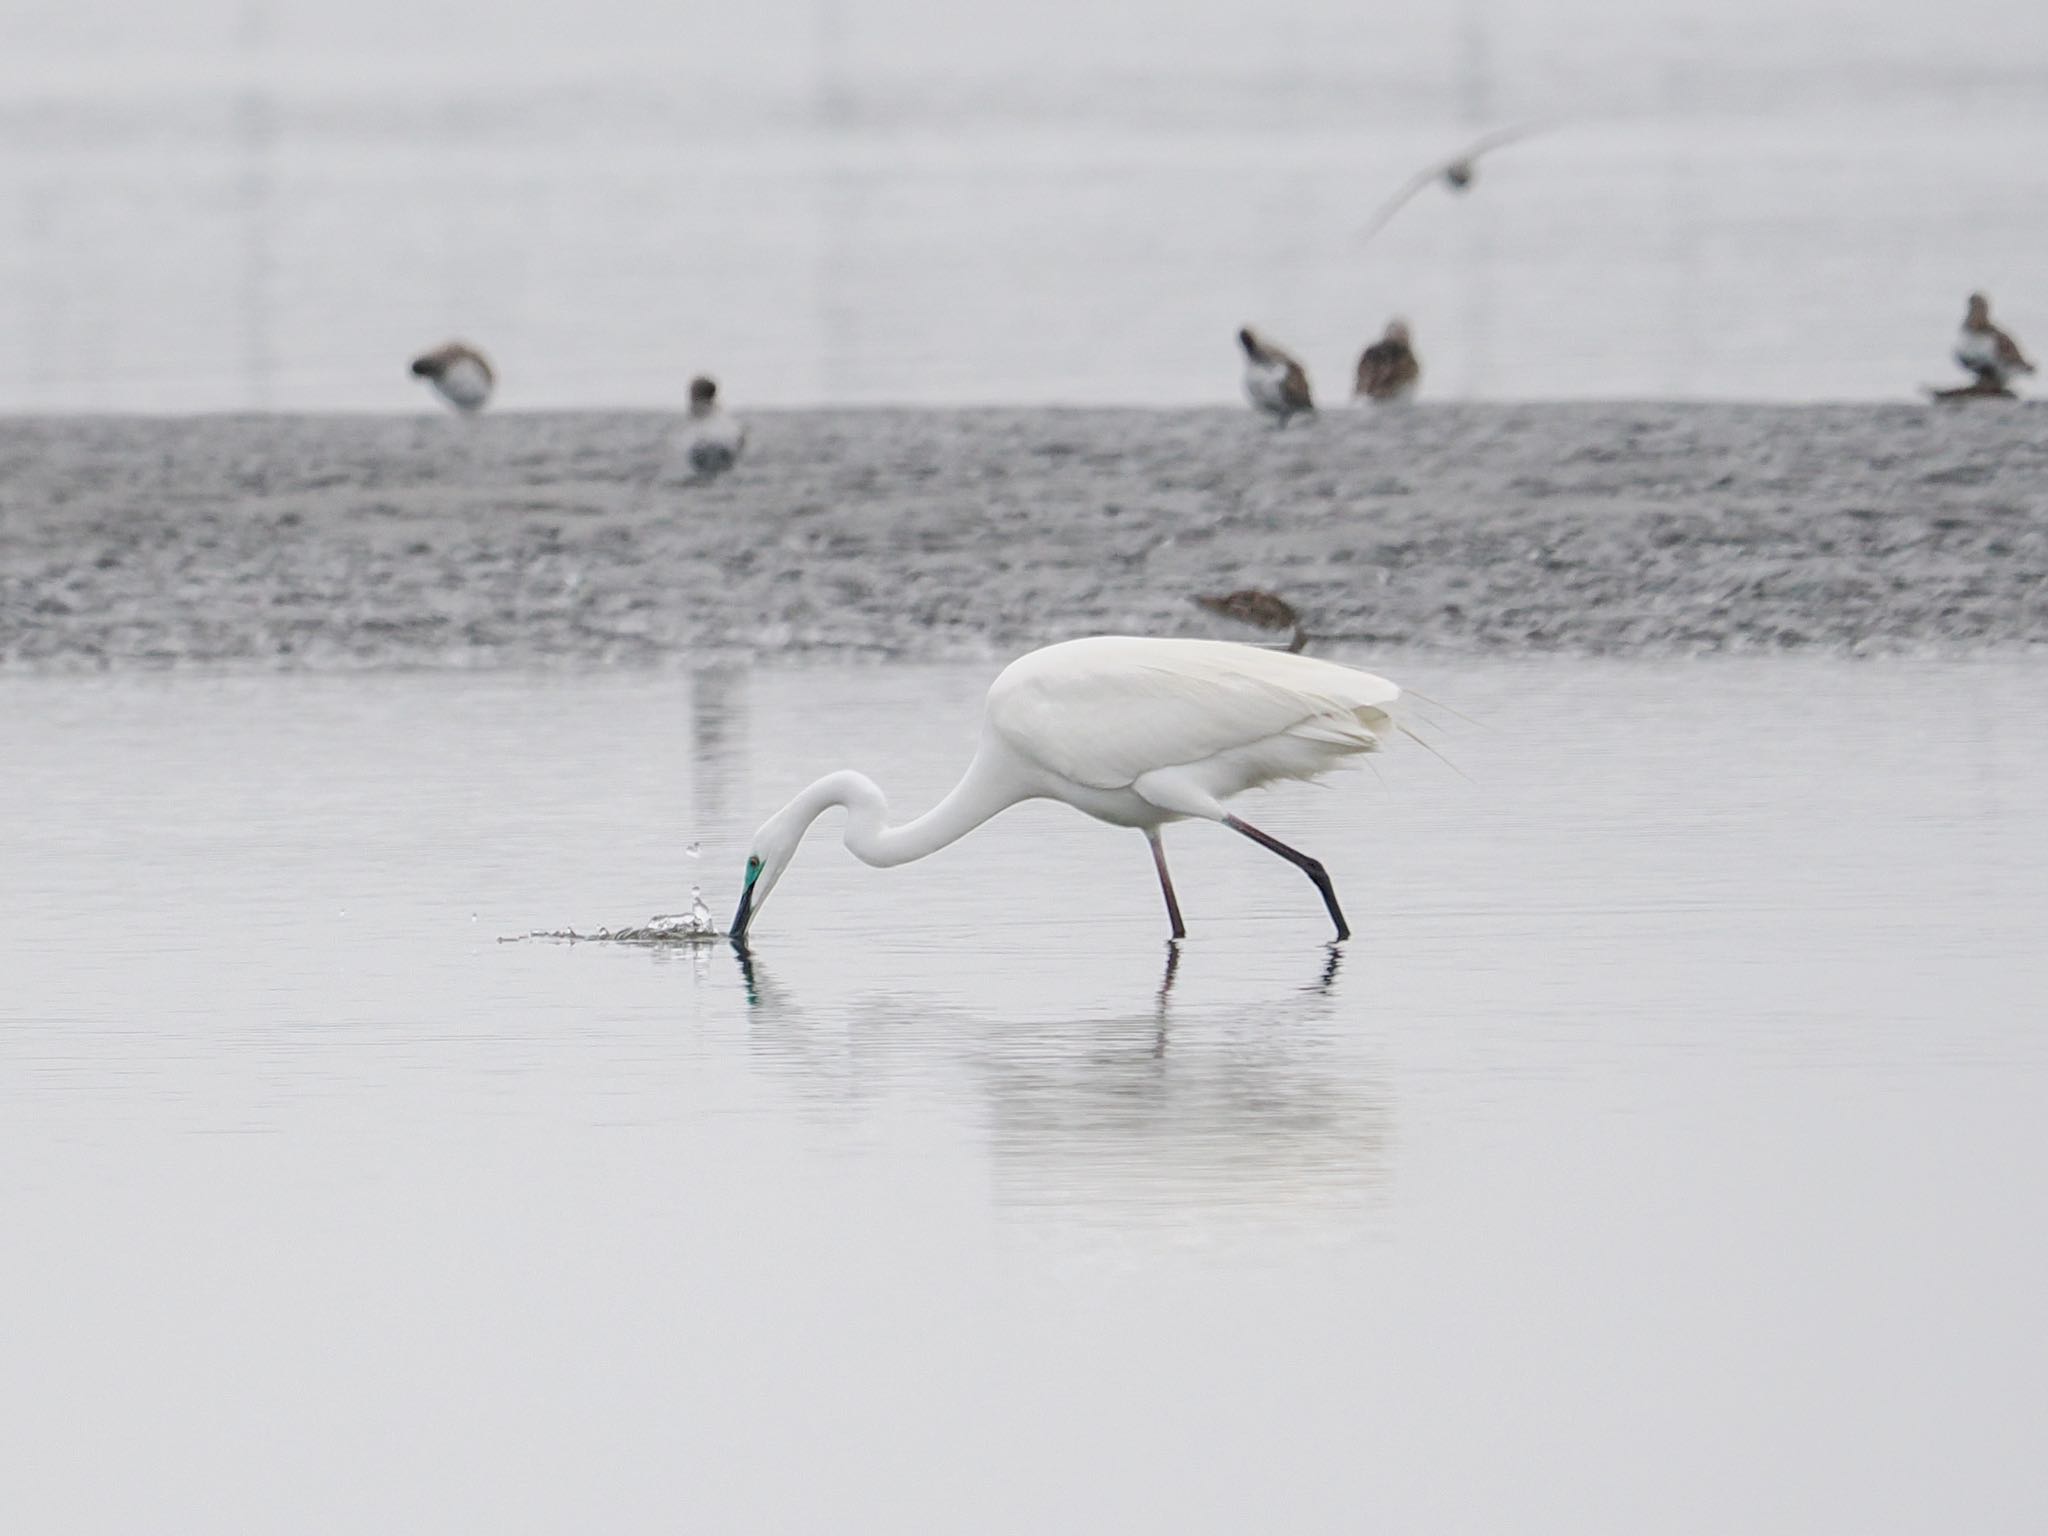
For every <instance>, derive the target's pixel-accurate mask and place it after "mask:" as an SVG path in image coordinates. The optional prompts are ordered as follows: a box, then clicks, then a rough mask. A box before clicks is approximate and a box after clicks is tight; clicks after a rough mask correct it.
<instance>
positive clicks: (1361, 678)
mask: <svg viewBox="0 0 2048 1536" xmlns="http://www.w3.org/2000/svg"><path fill="white" fill-rule="evenodd" d="M1400 696H1401V690H1400V689H1399V688H1398V687H1396V686H1395V685H1394V684H1392V683H1390V682H1388V681H1387V680H1386V679H1385V678H1383V677H1376V676H1374V675H1373V674H1372V673H1370V672H1359V671H1356V670H1354V669H1353V668H1350V667H1340V666H1338V665H1337V664H1336V663H1335V662H1329V661H1322V660H1319V659H1318V658H1316V657H1313V656H1297V655H1290V654H1288V653H1287V652H1284V651H1269V650H1263V649H1260V648H1259V647H1257V646H1248V645H1232V644H1230V643H1228V642H1225V641H1219V640H1146V639H1133V638H1126V637H1121V636H1103V637H1099V638H1095V639H1088V640H1069V641H1067V642H1066V643H1064V644H1062V645H1053V646H1047V647H1046V648H1045V649H1044V650H1041V651H1034V652H1032V653H1031V654H1030V655H1029V656H1026V657H1023V658H1022V659H1020V660H1018V661H1016V662H1013V663H1012V664H1011V665H1010V666H1009V668H1008V669H1007V670H1005V671H1004V673H1003V674H1002V676H1001V677H999V678H997V679H996V681H995V685H994V686H993V687H992V688H990V689H989V696H988V721H989V724H990V726H991V727H992V728H993V729H994V730H995V731H996V732H997V733H998V734H999V735H1000V736H1001V737H1002V739H1003V740H1004V741H1005V742H1007V743H1008V744H1009V745H1010V746H1011V747H1012V748H1013V749H1014V750H1016V751H1017V752H1019V753H1021V754H1022V755H1023V756H1025V757H1026V758H1028V759H1030V760H1031V761H1033V762H1036V763H1039V764H1040V765H1042V766H1043V767H1046V768H1049V769H1051V770H1052V771H1053V772H1054V773H1056V774H1058V775H1060V776H1061V777H1062V778H1065V779H1068V780H1071V781H1072V782H1074V783H1076V784H1083V785H1086V786H1088V787H1089V788H1091V789H1121V788H1124V787H1125V786H1127V785H1129V784H1131V783H1133V782H1134V781H1135V780H1136V779H1137V778H1138V777H1139V776H1140V775H1142V774H1146V773H1151V772H1154V771H1156V770H1158V769H1162V768H1170V767H1178V766H1180V765H1183V764H1189V763H1199V762H1203V761H1205V760H1207V759H1209V758H1212V757H1215V756H1216V755H1218V754H1219V753H1225V752H1231V751H1234V750H1239V749H1243V748H1247V747H1251V746H1253V745H1255V744H1257V743H1260V742H1265V741H1270V740H1272V739H1274V738H1276V737H1281V736H1288V735H1292V736H1297V737H1306V738H1308V739H1311V740H1314V741H1317V742H1321V743H1323V744H1325V745H1326V746H1328V747H1329V748H1331V749H1333V750H1334V752H1335V753H1336V754H1338V755H1341V754H1344V753H1348V752H1364V751H1370V750H1371V749H1372V748H1373V747H1374V746H1375V745H1377V744H1378V742H1377V738H1376V736H1375V734H1374V731H1373V726H1374V725H1375V724H1378V725H1384V724H1385V723H1386V706H1388V705H1390V704H1392V703H1393V702H1394V700H1396V699H1398V698H1399V697H1400Z"/></svg>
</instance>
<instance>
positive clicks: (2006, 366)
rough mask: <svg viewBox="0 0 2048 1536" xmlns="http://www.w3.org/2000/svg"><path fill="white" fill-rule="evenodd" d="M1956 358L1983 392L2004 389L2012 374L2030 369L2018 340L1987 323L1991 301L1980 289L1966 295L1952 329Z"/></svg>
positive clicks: (2010, 380) (1988, 321) (2001, 390)
mask: <svg viewBox="0 0 2048 1536" xmlns="http://www.w3.org/2000/svg"><path fill="white" fill-rule="evenodd" d="M1956 361H1957V362H1958V363H1960V364H1962V366H1963V368H1964V370H1965V371H1966V372H1968V373H1969V374H1971V375H1972V376H1974V378H1975V379H1976V383H1975V385H1974V386H1972V387H1973V388H1974V389H1976V390H1980V391H1982V392H1984V393H1986V394H1992V393H2003V392H2006V391H2007V390H2008V386H2009V385H2010V384H2011V383H2012V381H2013V379H2014V378H2016V377H2018V376H2019V375H2021V374H2026V373H2032V372H2033V371H2034V365H2033V364H2032V363H2030V362H2028V361H2027V358H2026V354H2025V353H2023V352H2022V351H2020V347H2019V343H2018V342H2016V341H2014V340H2013V339H2012V338H2011V337H2010V336H2008V335H2006V333H2005V332H2004V331H2001V330H2000V329H1999V328H1998V327H1997V326H1995V325H1993V324H1992V323H1991V301H1990V300H1989V299H1987V298H1985V297H1984V295H1983V294H1981V293H1973V294H1971V295H1970V303H1969V308H1968V310H1967V311H1966V312H1965V313H1964V315H1963V328H1962V329H1961V330H1960V331H1958V332H1957V333H1956Z"/></svg>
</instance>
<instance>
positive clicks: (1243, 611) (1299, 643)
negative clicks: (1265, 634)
mask: <svg viewBox="0 0 2048 1536" xmlns="http://www.w3.org/2000/svg"><path fill="white" fill-rule="evenodd" d="M1193 601H1194V603H1195V604H1196V605H1197V606H1198V607H1202V608H1206V609H1208V610H1209V611H1210V612H1211V613H1219V614H1221V615H1222V616H1223V617H1224V618H1226V619H1235V620H1237V622H1238V623H1240V624H1249V625H1251V626H1252V628H1254V629H1267V630H1280V629H1291V630H1293V631H1294V638H1293V639H1292V640H1289V641H1288V642H1287V649H1288V650H1289V651H1291V652H1298V651H1300V649H1301V648H1302V647H1303V646H1304V645H1307V644H1308V635H1307V633H1306V632H1305V631H1304V630H1303V629H1302V627H1301V615H1300V614H1298V613H1296V612H1295V611H1294V605H1293V604H1292V603H1290V602H1288V601H1287V599H1286V598H1284V597H1279V596H1276V595H1275V594H1274V593H1271V592H1262V591H1260V590H1259V589H1258V588H1257V587H1241V588H1239V589H1238V590H1237V591H1235V592H1222V593H1213V594H1212V593H1206V592H1202V593H1197V594H1196V595H1195V597H1194V598H1193Z"/></svg>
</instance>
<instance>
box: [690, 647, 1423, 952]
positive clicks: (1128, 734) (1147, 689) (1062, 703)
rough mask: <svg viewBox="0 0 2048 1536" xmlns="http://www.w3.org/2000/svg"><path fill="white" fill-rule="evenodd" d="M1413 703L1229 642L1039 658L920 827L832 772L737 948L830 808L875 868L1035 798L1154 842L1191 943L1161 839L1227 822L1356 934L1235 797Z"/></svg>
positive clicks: (1336, 748)
mask: <svg viewBox="0 0 2048 1536" xmlns="http://www.w3.org/2000/svg"><path fill="white" fill-rule="evenodd" d="M1400 698H1401V690H1400V689H1399V688H1398V687H1396V686H1395V685H1394V684H1393V683H1390V682H1388V681H1387V680H1386V679H1385V678H1383V677H1375V676H1374V675H1373V674H1372V673H1370V672H1359V671H1356V670H1354V669H1352V668H1350V667H1340V666H1338V665H1337V664H1336V663H1334V662H1329V661H1320V660H1317V659H1316V658H1314V657H1311V656H1294V655H1289V654H1287V653H1286V652H1283V651H1273V650H1266V649H1263V648H1261V647H1259V646H1252V645H1232V644H1230V643H1228V642H1226V641H1221V640H1145V639H1133V638H1129V637H1126V636H1098V637H1095V638H1092V639H1086V640H1068V641H1064V642H1062V643H1061V644H1058V645H1049V646H1046V647H1045V648H1044V649H1042V650H1036V651H1032V652H1031V653H1030V654H1029V655H1026V656H1022V657H1020V658H1018V659H1017V660H1016V661H1013V662H1011V663H1010V665H1009V666H1008V667H1006V668H1005V669H1004V670H1003V672H1002V675H1001V676H999V677H998V678H997V679H996V680H995V683H994V684H993V685H992V686H991V687H990V688H989V691H988V702H987V704H986V706H985V707H984V710H983V715H982V727H981V744H980V746H979V747H977V748H976V750H975V754H974V758H973V761H972V762H970V763H969V764H968V766H967V772H966V773H965V774H963V775H962V776H961V779H960V782H959V783H958V784H956V785H954V787H953V789H952V791H951V792H950V793H949V794H947V796H946V797H945V798H944V799H943V800H941V801H940V802H939V803H938V804H937V805H936V806H934V807H933V808H932V809H931V810H929V811H927V812H925V814H924V815H922V816H920V817H918V818H917V819H916V820H915V821H911V822H907V823H904V824H903V825H900V826H891V825H889V820H888V817H889V806H888V802H887V800H885V799H884V798H883V795H882V791H881V790H880V789H879V788H877V787H876V785H875V783H874V781H873V780H872V779H869V778H867V777H866V776H864V775H862V774H859V773H854V772H852V771H850V770H843V771H841V772H838V773H831V774H827V775H826V776H825V777H824V778H822V779H819V780H818V781H817V782H816V783H815V784H812V785H811V786H810V787H809V788H808V789H806V790H804V791H803V792H802V793H801V794H799V795H798V796H797V797H796V798H795V799H794V800H792V801H790V802H789V804H787V805H785V806H784V807H783V808H782V809H781V810H779V811H777V812H776V813H775V814H774V815H773V816H771V817H769V818H768V820H767V821H765V822H764V823H762V825H761V829H760V831H758V832H756V833H755V834H754V841H753V846H752V850H751V851H750V852H749V853H748V855H747V866H746V873H745V876H744V880H745V883H744V885H743V886H742V887H741V890H740V903H739V910H738V911H737V912H735V913H734V914H733V921H732V929H731V933H730V937H731V938H732V939H733V941H734V942H735V943H740V944H744V943H745V941H746V937H747V930H748V928H749V927H750V926H751V925H752V924H753V923H754V921H755V920H756V919H757V918H759V916H760V915H761V909H762V907H764V906H766V905H767V902H768V897H769V895H770V894H771V893H772V892H773V891H774V889H775V886H776V883H777V882H778V881H780V880H781V879H782V876H783V873H784V871H786V870H787V869H788V868H789V864H790V860H791V859H793V858H794V857H795V856H796V850H797V846H798V844H800V843H801V842H802V841H803V837H804V833H805V832H806V831H808V830H809V828H810V825H811V823H812V822H814V821H816V820H817V819H818V818H819V817H820V816H822V815H823V814H824V813H825V812H826V811H828V810H831V809H832V808H833V807H835V806H840V807H844V808H845V810H846V846H847V848H848V849H849V850H850V851H851V852H852V853H853V855H854V857H855V858H857V859H859V860H861V862H863V863H865V864H870V865H873V866H874V867H876V868H878V869H887V868H891V867H893V866H895V865H898V864H908V863H910V862H911V861H912V860H914V859H921V858H924V857H925V856H926V855H927V854H932V853H936V852H938V850H939V849H941V848H944V847H946V846H947V845H948V844H950V843H954V842H957V841H958V840H959V839H961V838H962V837H965V836H966V835H967V834H968V833H969V832H972V831H973V830H974V829H975V828H976V827H978V826H980V825H981V824H982V823H983V822H985V821H987V820H988V819H989V818H990V817H991V816H994V815H995V814H997V813H998V812H999V811H1003V810H1007V809H1008V808H1009V807H1010V806H1013V805H1017V804H1019V803H1021V802H1022V801H1025V800H1062V801H1065V802H1066V803H1067V804H1068V805H1071V806H1073V807H1074V809H1075V810H1077V811H1080V812H1082V813H1083V814H1085V815H1088V816H1093V817H1094V818H1095V819H1096V820H1097V821H1105V822H1108V823H1109V824H1110V825H1111V826H1116V827H1130V828H1133V829H1135V830H1137V831H1140V832H1143V833H1144V834H1145V839H1146V841H1147V842H1148V843H1149V844H1150V845H1151V850H1152V862H1153V867H1154V868H1155V869H1156V870H1157V871H1158V874H1159V888H1160V890H1161V892H1162V893H1163V894H1164V895H1165V897H1166V917H1167V921H1168V923H1169V924H1170V925H1171V928H1172V932H1173V937H1174V938H1176V939H1179V938H1184V937H1186V934H1187V929H1186V927H1185V925H1183V923H1182V922H1181V916H1180V903H1179V901H1178V900H1177V899H1176V898H1175V896H1174V892H1173V880H1172V877H1171V876H1170V875H1168V874H1167V870H1166V849H1165V845H1164V844H1163V843H1162V842H1161V841H1160V837H1159V829H1160V828H1161V827H1162V826H1164V825H1165V824H1166V823H1167V822H1170V821H1182V820H1188V819H1196V820H1203V821H1217V822H1221V823H1222V824H1223V825H1224V826H1226V827H1228V828H1230V829H1231V830H1232V831H1233V832H1237V833H1241V834H1242V835H1243V836H1245V837H1248V838H1250V839H1251V840H1252V841H1253V842H1255V843H1257V844H1258V845H1259V846H1260V847H1262V848H1265V849H1268V850H1269V851H1271V852H1273V853H1276V854H1278V855H1279V856H1280V857H1281V858H1283V859H1286V860H1287V861H1288V862H1289V863H1290V864H1293V865H1294V866H1295V867H1296V868H1298V869H1300V870H1301V871H1302V872H1303V873H1304V874H1306V875H1307V876H1308V878H1309V879H1310V880H1311V881H1312V882H1314V884H1315V887H1316V890H1317V891H1318V892H1319V893H1320V894H1321V896H1322V898H1323V905H1324V907H1325V908H1326V909H1327V910H1328V912H1329V914H1330V920H1331V922H1333V923H1335V924H1336V926H1337V937H1338V938H1339V939H1346V938H1349V937H1350V936H1351V928H1350V925H1349V924H1347V923H1346V922H1345V921H1344V913H1343V910H1342V909H1341V908H1340V907H1339V906H1338V905H1337V892H1336V890H1335V888H1334V887H1333V886H1332V885H1331V883H1330V877H1329V874H1328V872H1327V871H1325V870H1324V868H1323V866H1322V865H1321V864H1320V863H1318V862H1317V861H1316V860H1315V859H1313V858H1311V857H1310V856H1309V855H1308V854H1305V853H1303V852H1301V851H1300V850H1299V849H1297V848H1291V847H1289V846H1288V845H1287V844H1285V843H1283V842H1281V841H1280V840H1279V839H1278V838H1277V837H1274V836H1272V835H1271V834H1269V833H1266V832H1262V831H1260V830H1259V829H1258V828H1257V827H1255V826H1253V825H1252V824H1251V823H1249V822H1247V821H1244V820H1241V819H1240V818H1238V817H1236V816H1233V815H1231V814H1230V813H1229V812H1228V811H1226V810H1225V809H1224V808H1223V802H1224V801H1225V800H1227V799H1229V798H1230V797H1231V796H1232V795H1235V794H1238V793H1240V792H1242V791H1244V790H1247V789H1252V788H1255V787H1257V786H1259V785H1262V784H1271V783H1274V782H1276V781H1278V780H1281V779H1313V778H1316V777H1318V776H1319V775H1321V774H1324V773H1327V772H1329V771H1330V770H1331V769H1333V768H1336V767H1338V766H1340V765H1342V764H1343V763H1344V762H1345V760H1346V759H1348V758H1351V757H1353V756H1356V755H1358V754H1361V753H1367V752H1377V751H1379V750H1380V749H1381V748H1382V747H1384V746H1385V745H1386V744H1387V742H1388V740H1389V738H1390V737H1391V736H1392V735H1393V733H1394V732H1395V731H1396V730H1403V731H1405V727H1403V726H1402V725H1401V724H1400V723H1399V721H1398V720H1397V718H1396V714H1395V709H1396V705H1397V702H1398V701H1399V700H1400Z"/></svg>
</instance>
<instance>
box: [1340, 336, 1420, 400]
mask: <svg viewBox="0 0 2048 1536" xmlns="http://www.w3.org/2000/svg"><path fill="white" fill-rule="evenodd" d="M1421 379H1422V360H1421V359H1420V358H1418V357H1417V356H1416V355H1415V348H1414V346H1413V345H1412V344H1411V343H1410V342H1409V340H1408V322H1407V321H1405V320H1389V321H1388V322H1387V329H1386V334H1385V335H1383V336H1381V337H1380V339H1379V340H1378V341H1376V342H1374V343H1373V344H1372V345H1371V346H1369V347H1367V348H1366V349H1365V350H1364V351H1363V352H1361V353H1360V354H1359V356H1358V383H1357V389H1356V393H1357V396H1358V398H1359V399H1361V400H1376V401H1380V402H1383V403H1384V402H1386V401H1390V400H1405V399H1407V398H1408V397H1409V396H1410V395H1412V394H1414V393H1415V386H1416V385H1417V384H1418V383H1419V382H1420V381H1421Z"/></svg>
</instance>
